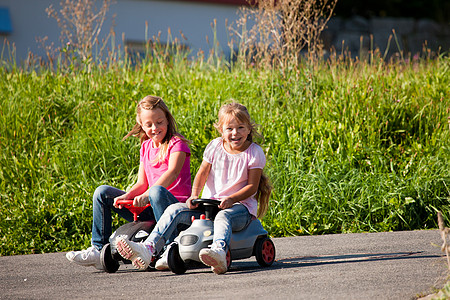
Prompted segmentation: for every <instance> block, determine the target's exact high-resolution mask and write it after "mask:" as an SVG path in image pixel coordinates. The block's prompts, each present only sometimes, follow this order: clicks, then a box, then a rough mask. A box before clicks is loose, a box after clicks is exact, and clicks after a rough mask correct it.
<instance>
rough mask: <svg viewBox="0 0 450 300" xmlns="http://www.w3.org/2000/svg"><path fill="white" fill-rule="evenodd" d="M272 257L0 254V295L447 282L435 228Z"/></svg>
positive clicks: (342, 237)
mask: <svg viewBox="0 0 450 300" xmlns="http://www.w3.org/2000/svg"><path fill="white" fill-rule="evenodd" d="M273 240H274V243H275V246H276V250H277V260H276V262H275V263H274V264H273V265H272V266H271V267H269V268H261V267H259V265H258V264H257V262H256V260H255V258H254V257H253V258H249V259H246V260H240V261H234V262H233V264H232V267H231V270H230V271H229V272H227V273H226V274H224V275H220V276H219V275H215V274H213V273H211V272H210V270H209V269H207V268H198V269H192V270H188V272H187V273H186V274H184V275H175V274H172V273H171V272H170V271H165V272H160V271H155V272H139V271H136V270H134V269H133V268H132V266H130V265H122V266H121V267H120V269H119V271H118V272H117V273H114V274H108V273H104V272H100V271H97V270H95V269H94V268H93V267H87V268H86V267H80V266H77V265H74V264H70V263H69V262H68V261H67V260H66V258H65V255H64V254H65V253H50V254H35V255H24V256H9V257H0V299H132V298H137V299H150V298H153V299H162V298H164V299H231V298H233V299H415V298H417V297H418V296H424V295H426V294H429V293H431V292H433V288H440V287H442V285H443V284H444V283H445V281H446V278H447V277H446V276H447V266H446V259H445V256H443V253H442V252H441V250H440V245H441V240H440V235H439V232H438V231H436V230H430V231H405V232H390V233H363V234H339V235H323V236H301V237H289V238H276V239H273Z"/></svg>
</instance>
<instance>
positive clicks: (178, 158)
mask: <svg viewBox="0 0 450 300" xmlns="http://www.w3.org/2000/svg"><path fill="white" fill-rule="evenodd" d="M185 160H186V153H185V152H182V151H178V152H174V153H172V154H170V157H169V164H168V167H167V171H166V172H164V173H163V174H162V175H161V177H159V178H158V180H157V181H156V182H155V183H154V184H153V185H152V186H155V185H160V186H163V187H165V188H166V189H167V188H168V187H169V185H171V184H172V182H174V181H175V179H177V177H178V175H179V174H180V172H181V169H182V168H183V164H184V161H185ZM148 195H149V189H148V188H147V189H146V190H145V191H144V192H143V193H142V194H141V195H137V196H136V197H134V201H133V205H134V206H145V205H146V204H147V203H149V199H148Z"/></svg>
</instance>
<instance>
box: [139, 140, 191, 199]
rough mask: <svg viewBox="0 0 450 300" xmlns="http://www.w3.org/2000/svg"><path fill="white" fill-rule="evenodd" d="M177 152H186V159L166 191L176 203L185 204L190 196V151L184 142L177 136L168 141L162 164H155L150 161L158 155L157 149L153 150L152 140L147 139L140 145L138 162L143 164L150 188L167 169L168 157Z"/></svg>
mask: <svg viewBox="0 0 450 300" xmlns="http://www.w3.org/2000/svg"><path fill="white" fill-rule="evenodd" d="M178 151H182V152H186V159H185V161H184V164H183V167H182V168H181V172H180V174H179V175H178V177H177V179H175V181H174V182H172V184H171V185H169V187H168V188H167V190H169V192H171V193H172V195H174V196H175V198H177V199H178V201H180V202H186V200H187V199H188V198H189V196H190V195H191V170H190V157H191V150H190V149H189V146H188V145H187V144H186V143H185V142H183V141H182V140H181V139H180V138H179V137H177V136H174V137H172V139H171V140H170V141H169V150H168V153H167V156H166V158H165V159H164V162H162V163H156V164H155V163H153V162H152V160H153V159H154V158H155V157H156V156H157V155H158V152H159V148H154V147H153V143H152V140H151V139H148V140H146V141H144V142H143V143H142V145H141V150H140V155H141V159H140V161H141V162H142V163H144V170H145V175H146V176H147V181H148V185H149V186H152V185H153V184H154V183H155V182H156V181H157V180H158V179H159V177H161V175H162V174H164V172H166V171H167V169H168V167H169V156H170V155H171V154H172V153H174V152H178Z"/></svg>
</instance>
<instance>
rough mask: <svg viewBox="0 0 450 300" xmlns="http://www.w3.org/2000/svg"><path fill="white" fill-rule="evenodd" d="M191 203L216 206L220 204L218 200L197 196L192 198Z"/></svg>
mask: <svg viewBox="0 0 450 300" xmlns="http://www.w3.org/2000/svg"><path fill="white" fill-rule="evenodd" d="M192 204H194V205H196V204H206V205H217V206H218V205H219V204H220V200H217V199H204V198H199V199H193V200H192Z"/></svg>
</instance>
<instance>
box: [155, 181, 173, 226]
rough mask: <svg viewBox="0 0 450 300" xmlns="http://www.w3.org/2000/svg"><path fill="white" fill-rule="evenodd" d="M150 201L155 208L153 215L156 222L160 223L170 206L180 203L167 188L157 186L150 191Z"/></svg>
mask: <svg viewBox="0 0 450 300" xmlns="http://www.w3.org/2000/svg"><path fill="white" fill-rule="evenodd" d="M149 200H150V204H151V205H152V208H153V214H154V216H155V219H156V221H159V219H160V218H161V216H162V214H163V213H164V211H165V210H166V208H167V207H169V205H171V204H174V203H178V200H177V198H175V196H174V195H172V193H171V192H169V191H168V190H167V189H166V188H164V187H162V186H160V185H156V186H152V187H151V188H150V191H149Z"/></svg>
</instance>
